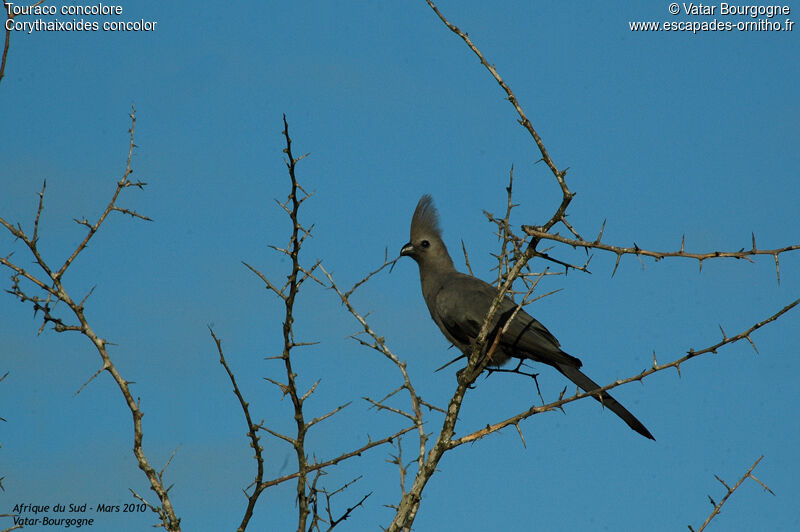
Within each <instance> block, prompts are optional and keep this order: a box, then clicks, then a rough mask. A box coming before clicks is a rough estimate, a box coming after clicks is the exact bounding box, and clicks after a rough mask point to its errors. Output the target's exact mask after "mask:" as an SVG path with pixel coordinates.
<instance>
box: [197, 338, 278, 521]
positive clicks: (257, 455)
mask: <svg viewBox="0 0 800 532" xmlns="http://www.w3.org/2000/svg"><path fill="white" fill-rule="evenodd" d="M208 330H209V332H210V333H211V338H213V339H214V344H215V345H216V346H217V352H218V353H219V363H220V364H222V367H223V368H225V373H227V374H228V378H229V379H230V380H231V384H232V385H233V394H234V395H235V396H236V398H237V399H238V400H239V406H240V407H241V408H242V412H243V413H244V418H245V422H246V423H247V437H248V438H250V447H252V449H253V452H254V456H253V458H254V459H255V461H256V475H255V478H254V479H253V485H255V486H256V489H254V490H253V493H251V494H250V495H248V497H247V508H246V509H245V512H244V516H243V517H242V522H241V524H240V525H239V528H237V531H239V532H243V531H244V529H245V528H246V527H247V523H249V522H250V519H251V518H252V516H253V510H254V509H255V506H256V502H257V501H258V497H259V495H260V494H261V491H262V490H259V489H258V487H259V486H260V485H261V484H262V482H263V480H264V456H263V452H264V448H263V447H261V445H260V443H259V440H260V437H259V435H258V429H259V428H260V426H259V425H256V424H255V423H253V418H252V417H251V416H250V403H248V402H247V401H245V400H244V396H242V392H241V390H239V385H238V384H237V383H236V377H234V375H233V372H232V371H231V368H230V367H229V366H228V362H227V361H226V360H225V354H224V353H223V351H222V340H220V339H219V338H217V335H216V334H214V330H213V329H212V328H211V327H209V328H208Z"/></svg>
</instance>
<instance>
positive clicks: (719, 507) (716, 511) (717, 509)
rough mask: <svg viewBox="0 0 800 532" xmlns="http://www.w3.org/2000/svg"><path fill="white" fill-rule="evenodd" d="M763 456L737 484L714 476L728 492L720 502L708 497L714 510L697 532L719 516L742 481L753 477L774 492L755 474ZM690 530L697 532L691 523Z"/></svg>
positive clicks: (766, 488)
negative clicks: (730, 484)
mask: <svg viewBox="0 0 800 532" xmlns="http://www.w3.org/2000/svg"><path fill="white" fill-rule="evenodd" d="M762 458H764V456H763V455H762V456H759V457H758V460H756V461H755V462H754V463H753V465H751V466H750V469H748V470H747V472H746V473H745V474H744V475H742V478H740V479H739V481H738V482H737V483H736V484H734V486H733V487H730V486H728V485H727V484H726V483H725V481H724V480H722V479H721V478H719V477H718V476H717V475H714V477H715V478H716V479H717V480H718V481H719V482H720V483H721V484H722V485H723V486H725V489H726V493H725V495H724V496H723V497H722V500H720V501H719V502H718V503H715V502H714V499H712V498H711V496H709V497H708V499H709V500H710V501H711V504H713V505H714V509H713V510H711V513H710V514H709V516H708V517H707V518H706V520H705V521H704V522H703V524H702V525H701V526H700V528H698V529H697V532H702V531H703V530H705V528H706V527H707V526H708V524H709V523H710V522H711V521H712V519H714V518H715V517H716V516H718V515H719V512H720V510H722V506H723V505H724V504H725V503H726V502H727V501H728V498H729V497H730V496H731V495H733V492H735V491H736V490H737V489H739V486H741V485H742V482H744V481H745V480H747V479H748V478H752V479H753V480H755V481H756V482H758V483H759V484H760V485H761V487H762V488H764V489H765V490H766V491H768V492H770V493H772V490H771V489H769V488H768V487H767V486H766V484H764V483H763V482H761V481H760V480H758V479H757V478H756V477H754V476H753V471H754V470H755V468H756V466H757V465H758V463H759V462H760V461H761V459H762ZM772 495H775V494H774V493H772ZM689 530H691V531H692V532H695V530H694V528H692V526H691V525H689Z"/></svg>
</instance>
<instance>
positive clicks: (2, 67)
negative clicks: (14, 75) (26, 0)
mask: <svg viewBox="0 0 800 532" xmlns="http://www.w3.org/2000/svg"><path fill="white" fill-rule="evenodd" d="M44 1H45V0H39V1H38V2H36V3H35V4H31V7H36V6H39V5H42V4H43V3H44ZM11 4H12V2H7V1H6V0H3V6H4V7H5V8H6V25H5V29H6V38H5V42H4V44H3V56H2V59H0V82H2V81H3V76H4V75H5V73H6V61H7V60H8V48H9V47H10V46H11V29H9V26H8V25H7V24H9V23H10V22H11V21H13V20H14V17H16V16H17V15H15V14H13V13H12V12H11Z"/></svg>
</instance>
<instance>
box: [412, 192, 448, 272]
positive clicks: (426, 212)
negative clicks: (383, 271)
mask: <svg viewBox="0 0 800 532" xmlns="http://www.w3.org/2000/svg"><path fill="white" fill-rule="evenodd" d="M400 255H401V256H406V257H411V258H412V259H414V260H415V261H417V264H419V265H420V268H422V267H423V266H425V267H431V268H437V267H441V268H447V269H452V268H454V266H453V261H452V259H451V258H450V254H449V253H448V252H447V247H445V245H444V241H442V230H441V229H440V228H439V213H438V212H436V207H435V206H434V205H433V198H432V197H430V195H428V194H425V195H424V196H422V197H421V198H420V200H419V203H417V208H416V210H415V211H414V217H413V218H412V219H411V240H410V241H409V242H408V243H407V244H406V245H404V246H403V247H402V249H401V250H400Z"/></svg>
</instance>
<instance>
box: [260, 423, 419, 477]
mask: <svg viewBox="0 0 800 532" xmlns="http://www.w3.org/2000/svg"><path fill="white" fill-rule="evenodd" d="M415 428H416V427H415V426H414V425H411V426H410V427H406V428H404V429H402V430H398V431H397V432H395V433H394V434H391V435H390V436H386V437H384V438H381V439H380V440H369V442H367V443H366V444H364V445H362V446H361V447H359V448H357V449H353V450H352V451H348V452H346V453H342V454H340V455H339V456H337V457H335V458H331V459H329V460H326V461H324V462H316V463H313V464H308V465H307V467H306V470H305V474H306V476H307V475H308V474H309V473H313V472H314V471H317V470H319V469H325V468H326V467H330V466H333V465H336V464H338V463H340V462H343V461H345V460H348V459H350V458H353V457H355V456H361V455H362V454H363V453H364V452H365V451H369V450H370V449H373V448H375V447H378V446H380V445H385V444H387V443H392V442H393V441H394V440H395V439H396V438H399V437H400V436H402V435H403V434H405V433H407V432H410V431H412V430H414V429H415ZM262 430H263V427H262ZM299 476H300V472H299V471H298V472H295V473H290V474H288V475H284V476H282V477H278V478H274V479H272V480H268V481H266V482H264V483H263V484H261V485H260V486H259V487H260V489H261V490H264V489H266V488H270V487H272V486H277V485H278V484H282V483H284V482H286V481H288V480H292V479H295V478H299Z"/></svg>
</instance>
